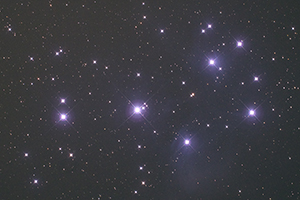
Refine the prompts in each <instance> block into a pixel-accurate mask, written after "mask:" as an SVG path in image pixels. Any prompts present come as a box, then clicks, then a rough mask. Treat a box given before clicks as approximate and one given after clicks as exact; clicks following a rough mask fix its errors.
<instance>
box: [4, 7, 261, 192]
mask: <svg viewBox="0 0 300 200" xmlns="http://www.w3.org/2000/svg"><path fill="white" fill-rule="evenodd" d="M143 5H145V3H143ZM143 19H146V16H143ZM207 29H212V24H208V25H207ZM8 31H11V28H10V27H9V28H8ZM205 32H206V29H202V33H205ZM160 33H164V29H160ZM236 46H237V47H238V48H241V47H243V41H237V44H236ZM62 52H63V50H62V49H60V50H59V51H57V52H55V55H56V56H59V55H60V53H62ZM30 60H31V61H34V58H33V57H30ZM93 64H97V60H93ZM215 64H216V62H215V59H209V65H210V66H215ZM219 70H222V68H221V67H219ZM140 76H141V74H140V73H137V77H140ZM254 81H259V78H258V77H254ZM182 85H185V81H182ZM194 96H195V94H194V93H192V94H191V95H190V97H194ZM60 103H61V104H65V103H66V99H61V100H60ZM144 109H145V107H144V106H141V107H139V106H137V107H134V114H141V112H142V110H144ZM249 116H255V110H253V109H251V110H249ZM66 120H67V114H65V113H61V114H60V121H66ZM207 127H209V124H208V125H207ZM225 127H226V128H228V125H226V126H225ZM184 145H185V146H190V145H191V142H190V140H189V139H185V140H184ZM60 149H61V148H60ZM138 149H141V145H138ZM24 156H25V157H28V156H29V155H28V153H25V154H24ZM69 157H70V158H73V157H74V154H73V153H69ZM139 170H143V166H140V167H139ZM33 183H34V184H38V180H37V179H34V180H33ZM141 184H142V185H145V184H146V183H145V181H142V182H141ZM134 193H135V194H137V191H134Z"/></svg>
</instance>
